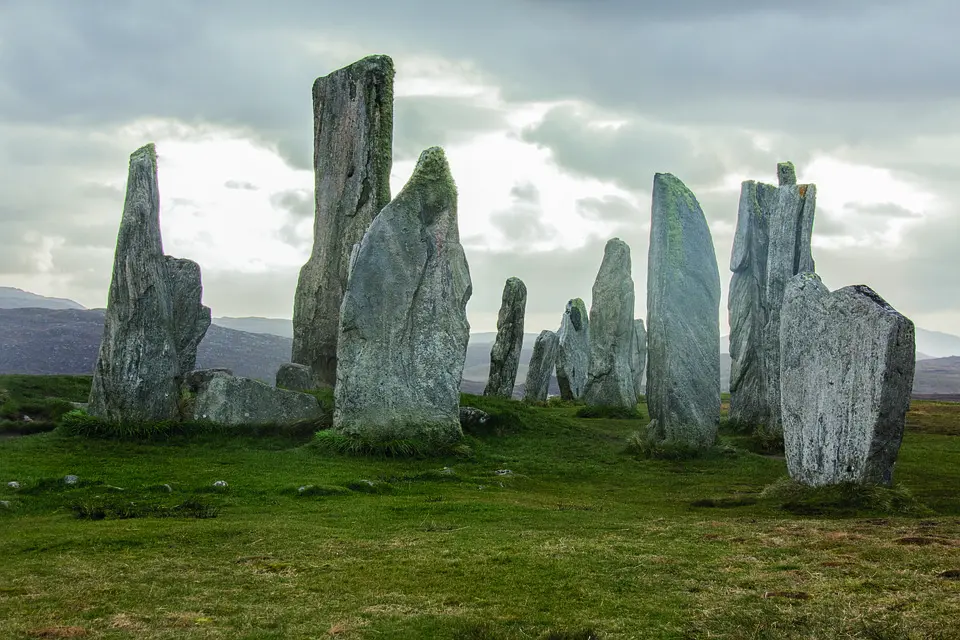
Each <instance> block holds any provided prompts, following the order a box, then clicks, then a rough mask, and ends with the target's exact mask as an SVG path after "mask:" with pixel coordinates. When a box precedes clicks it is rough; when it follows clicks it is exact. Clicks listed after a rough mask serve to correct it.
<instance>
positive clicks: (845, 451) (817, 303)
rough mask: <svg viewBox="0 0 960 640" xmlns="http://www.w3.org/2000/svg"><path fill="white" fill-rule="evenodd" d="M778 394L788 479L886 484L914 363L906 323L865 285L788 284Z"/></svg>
mask: <svg viewBox="0 0 960 640" xmlns="http://www.w3.org/2000/svg"><path fill="white" fill-rule="evenodd" d="M780 341H781V346H782V351H781V358H780V395H781V402H782V410H783V414H782V419H783V438H784V448H785V452H786V458H787V470H788V471H789V473H790V477H791V478H793V479H794V480H796V481H798V482H802V483H804V484H807V485H812V486H822V485H829V484H837V483H841V482H858V483H870V484H885V485H889V484H891V483H892V481H893V469H894V464H895V463H896V461H897V454H898V452H899V450H900V442H901V440H902V439H903V427H904V420H905V417H906V412H907V410H908V409H909V407H910V389H911V387H912V385H913V376H914V367H915V360H914V359H915V356H916V348H915V338H914V326H913V323H912V322H911V321H910V320H908V319H907V318H905V317H904V316H902V315H901V314H900V313H898V312H897V311H896V310H895V309H894V308H893V307H891V306H890V305H889V304H887V302H886V301H885V300H884V299H883V298H881V297H880V296H879V295H877V294H876V293H875V292H874V291H873V290H872V289H870V288H869V287H867V286H864V285H857V286H852V287H844V288H843V289H838V290H837V291H834V292H833V293H831V292H830V291H829V290H828V289H827V288H826V287H825V286H824V285H823V283H822V282H821V281H820V278H819V277H818V276H817V275H816V274H812V273H802V274H800V275H797V276H794V277H793V278H792V279H791V280H790V281H789V282H788V284H787V287H786V291H785V295H784V300H783V307H782V321H781V324H780Z"/></svg>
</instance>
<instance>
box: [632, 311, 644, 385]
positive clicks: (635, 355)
mask: <svg viewBox="0 0 960 640" xmlns="http://www.w3.org/2000/svg"><path fill="white" fill-rule="evenodd" d="M630 355H631V360H630V369H631V371H633V388H634V389H635V390H636V392H637V402H639V401H640V397H641V396H642V395H643V389H644V387H643V374H644V371H645V370H646V368H647V329H646V327H645V326H644V325H643V320H641V319H640V318H637V319H636V320H634V321H633V346H632V347H631V348H630Z"/></svg>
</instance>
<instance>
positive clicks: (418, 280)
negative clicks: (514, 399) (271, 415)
mask: <svg viewBox="0 0 960 640" xmlns="http://www.w3.org/2000/svg"><path fill="white" fill-rule="evenodd" d="M353 255H354V257H353V259H352V261H351V262H352V264H351V269H350V277H349V282H348V284H347V290H346V293H345V295H344V299H343V307H342V309H341V318H340V338H339V343H338V347H337V384H336V387H335V392H334V396H335V410H334V428H335V429H337V430H339V431H340V432H342V433H345V434H347V435H357V436H363V437H366V438H370V439H376V440H393V439H398V438H425V439H430V440H437V441H451V440H455V439H457V438H459V437H461V436H462V431H461V430H460V420H459V401H460V379H461V376H462V373H463V363H464V358H465V356H466V350H467V341H468V339H469V333H470V325H469V323H468V322H467V314H466V306H467V301H468V300H469V299H470V295H471V293H472V291H473V288H472V284H471V280H470V270H469V268H468V266H467V260H466V257H465V255H464V253H463V247H462V246H461V244H460V232H459V229H458V223H457V189H456V186H455V184H454V182H453V177H452V176H451V175H450V167H449V165H448V164H447V159H446V157H445V155H444V153H443V150H442V149H440V148H439V147H433V148H430V149H427V150H426V151H424V152H423V153H422V154H421V155H420V159H419V161H418V162H417V165H416V168H415V169H414V171H413V175H412V176H411V177H410V180H409V182H407V184H406V186H404V188H403V190H402V191H401V192H400V193H399V195H397V197H396V198H395V199H394V200H393V201H392V202H391V203H390V204H389V205H387V206H386V207H384V209H383V211H381V212H380V214H379V215H378V216H377V217H376V219H375V220H374V221H373V223H372V224H371V225H370V228H369V229H368V230H367V233H366V234H364V236H363V240H362V241H361V242H360V245H359V247H358V248H357V249H356V250H355V251H354V252H353Z"/></svg>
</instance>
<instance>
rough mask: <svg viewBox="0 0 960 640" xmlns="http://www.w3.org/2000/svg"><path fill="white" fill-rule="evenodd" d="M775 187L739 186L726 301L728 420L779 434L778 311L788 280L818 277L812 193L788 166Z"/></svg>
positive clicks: (751, 183) (780, 168) (781, 167)
mask: <svg viewBox="0 0 960 640" xmlns="http://www.w3.org/2000/svg"><path fill="white" fill-rule="evenodd" d="M777 175H778V178H779V186H778V187H774V186H772V185H768V184H763V183H758V182H754V181H752V180H750V181H746V182H744V183H743V185H742V187H741V192H740V210H739V213H738V217H737V230H736V235H735V236H734V242H733V253H732V255H731V259H730V270H731V271H733V278H732V279H731V282H730V294H729V301H728V308H729V321H730V357H731V359H732V361H733V362H732V364H731V375H730V419H731V421H734V422H737V423H740V424H744V425H750V426H753V427H759V426H761V425H763V426H765V427H766V428H767V430H768V431H770V432H772V433H781V432H782V429H781V425H780V308H781V306H782V304H783V294H784V290H785V288H786V283H787V280H789V279H790V278H791V277H792V276H794V275H795V274H797V273H801V272H813V271H815V265H814V261H813V255H812V253H811V249H810V242H811V236H812V234H813V217H814V212H815V209H816V186H815V185H812V184H809V185H798V184H797V176H796V170H795V169H794V168H793V165H792V164H791V163H789V162H782V163H780V164H779V165H777Z"/></svg>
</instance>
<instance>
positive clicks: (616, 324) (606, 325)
mask: <svg viewBox="0 0 960 640" xmlns="http://www.w3.org/2000/svg"><path fill="white" fill-rule="evenodd" d="M631 268H632V265H631V262H630V247H629V246H627V243H626V242H624V241H623V240H621V239H620V238H611V239H610V240H608V241H607V244H606V247H604V250H603V262H602V263H601V264H600V271H599V272H598V273H597V279H596V280H595V281H594V283H593V301H592V304H591V305H590V367H589V370H588V372H587V385H586V389H585V390H584V393H583V397H584V400H585V401H586V403H587V404H588V405H594V406H612V407H625V408H635V407H636V406H637V391H636V389H635V388H634V381H633V368H632V366H631V363H632V361H633V356H632V354H631V350H632V348H633V339H634V331H635V330H634V326H633V305H634V295H635V294H634V290H633V277H632V275H631Z"/></svg>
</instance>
